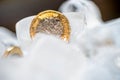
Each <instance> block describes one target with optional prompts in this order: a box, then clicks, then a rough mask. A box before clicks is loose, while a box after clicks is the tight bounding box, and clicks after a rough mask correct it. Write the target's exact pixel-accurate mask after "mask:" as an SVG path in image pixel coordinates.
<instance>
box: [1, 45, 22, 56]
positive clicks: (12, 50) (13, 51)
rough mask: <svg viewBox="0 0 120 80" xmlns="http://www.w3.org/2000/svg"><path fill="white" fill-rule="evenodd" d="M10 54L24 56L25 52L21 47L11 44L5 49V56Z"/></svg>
mask: <svg viewBox="0 0 120 80" xmlns="http://www.w3.org/2000/svg"><path fill="white" fill-rule="evenodd" d="M9 55H17V56H23V53H22V51H21V49H20V48H19V47H17V46H11V47H9V48H8V49H7V50H6V51H5V53H4V55H3V57H8V56H9Z"/></svg>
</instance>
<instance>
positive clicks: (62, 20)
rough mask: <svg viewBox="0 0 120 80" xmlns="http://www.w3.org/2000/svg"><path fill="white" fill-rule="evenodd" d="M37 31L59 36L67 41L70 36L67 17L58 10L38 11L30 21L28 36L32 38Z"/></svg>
mask: <svg viewBox="0 0 120 80" xmlns="http://www.w3.org/2000/svg"><path fill="white" fill-rule="evenodd" d="M37 33H45V34H49V35H55V36H59V37H61V38H62V39H63V40H65V41H68V40H69V38H70V25H69V21H68V19H67V18H66V17H65V16H64V15H63V14H62V13H60V12H58V11H54V10H47V11H43V12H40V13H39V14H38V15H37V16H36V17H35V18H34V19H33V21H32V23H31V26H30V36H31V38H34V36H35V35H36V34H37Z"/></svg>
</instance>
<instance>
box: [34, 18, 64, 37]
mask: <svg viewBox="0 0 120 80" xmlns="http://www.w3.org/2000/svg"><path fill="white" fill-rule="evenodd" d="M63 31H64V28H63V25H62V23H61V22H60V20H59V19H58V18H54V17H51V18H45V19H43V20H41V21H40V22H39V25H38V27H37V28H36V33H39V32H41V33H46V34H52V35H57V36H61V35H62V34H63Z"/></svg>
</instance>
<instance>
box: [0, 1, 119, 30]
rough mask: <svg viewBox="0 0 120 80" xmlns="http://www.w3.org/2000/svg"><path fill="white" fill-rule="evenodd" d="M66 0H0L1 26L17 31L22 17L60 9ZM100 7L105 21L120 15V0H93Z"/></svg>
mask: <svg viewBox="0 0 120 80" xmlns="http://www.w3.org/2000/svg"><path fill="white" fill-rule="evenodd" d="M64 1H65V0H0V26H4V27H6V28H8V29H10V30H12V31H15V24H16V22H17V21H19V20H20V19H22V18H24V17H27V16H31V15H36V14H38V13H39V12H40V11H43V10H48V9H53V10H58V8H59V6H60V5H61V4H62V3H63V2H64ZM93 2H95V4H96V5H97V6H98V7H99V9H100V11H101V14H102V18H103V20H104V21H108V20H111V19H115V18H118V17H120V0H93Z"/></svg>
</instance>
